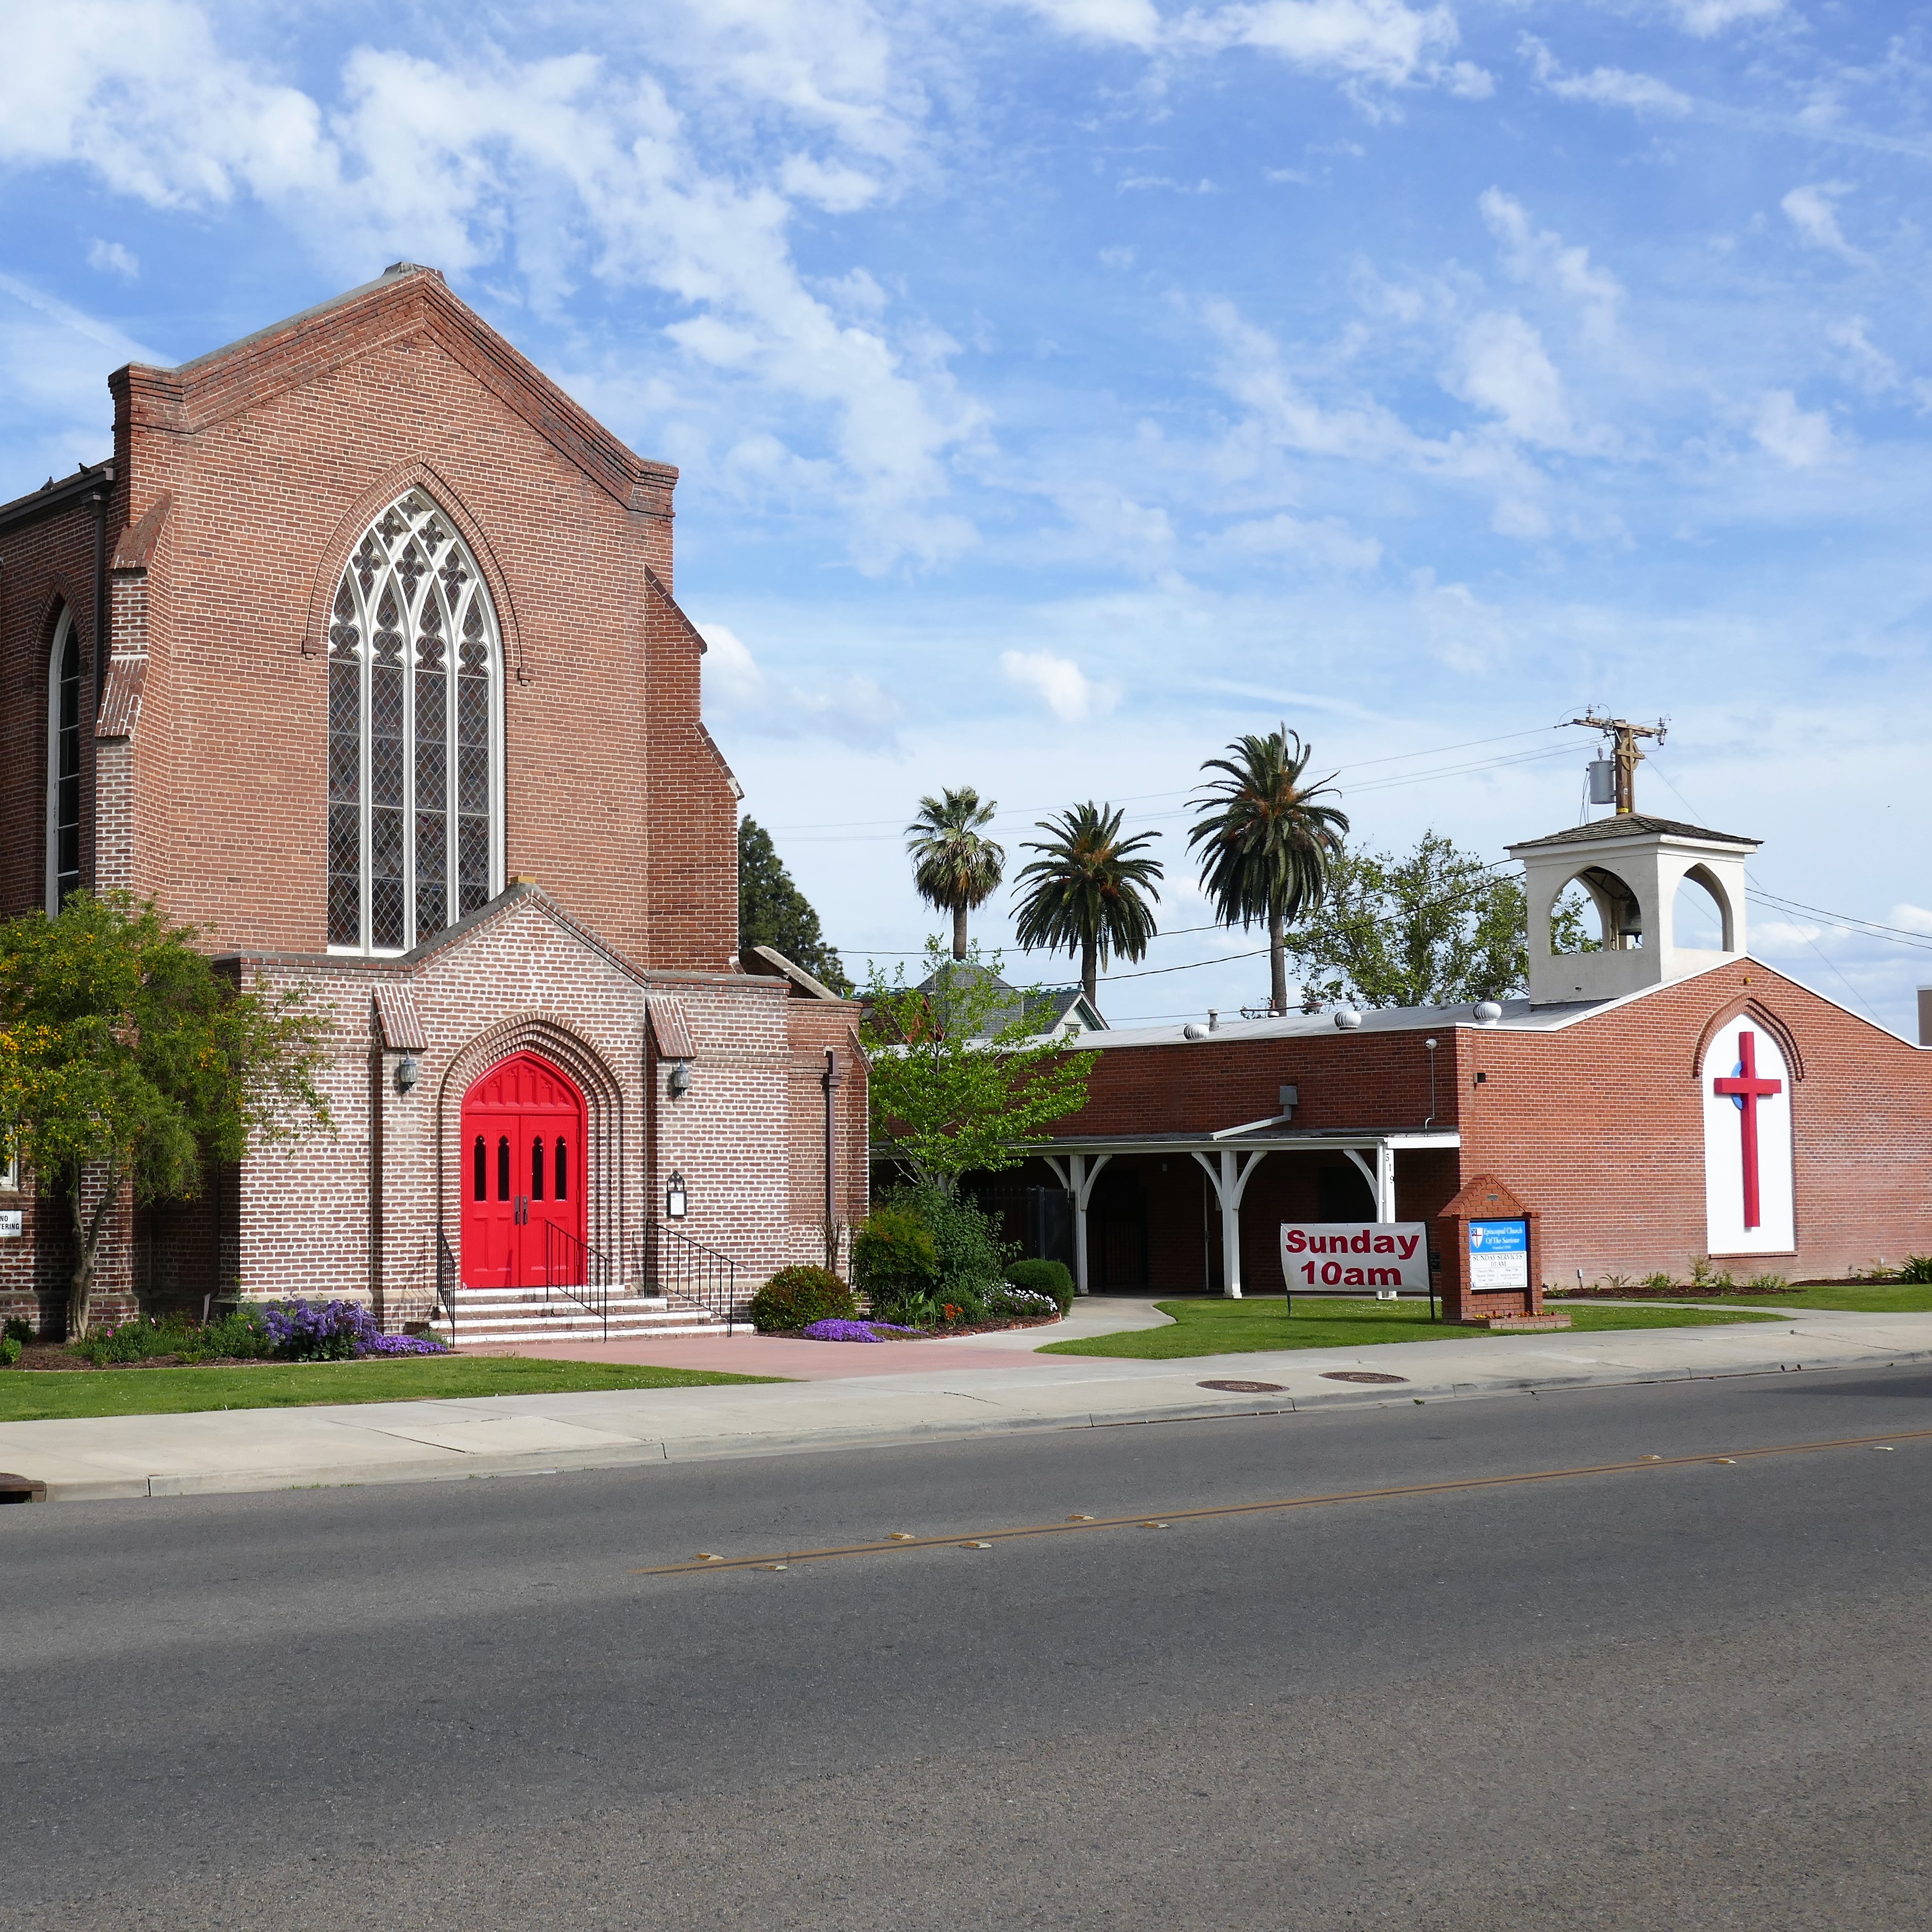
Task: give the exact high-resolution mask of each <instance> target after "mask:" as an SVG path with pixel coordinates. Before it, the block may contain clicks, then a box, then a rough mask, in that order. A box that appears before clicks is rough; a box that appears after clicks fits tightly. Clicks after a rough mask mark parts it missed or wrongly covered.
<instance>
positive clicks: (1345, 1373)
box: [1322, 1369, 1409, 1382]
mask: <svg viewBox="0 0 1932 1932" xmlns="http://www.w3.org/2000/svg"><path fill="white" fill-rule="evenodd" d="M1408 1379H1409V1378H1408V1376H1385V1375H1384V1374H1382V1372H1381V1371H1380V1370H1377V1369H1324V1370H1322V1380H1323V1381H1324V1382H1407V1381H1408Z"/></svg>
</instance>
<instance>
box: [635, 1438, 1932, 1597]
mask: <svg viewBox="0 0 1932 1932" xmlns="http://www.w3.org/2000/svg"><path fill="white" fill-rule="evenodd" d="M1927 1439H1932V1429H1901V1430H1893V1431H1891V1433H1888V1434H1887V1435H1884V1436H1835V1437H1833V1438H1832V1439H1831V1440H1829V1442H1780V1443H1776V1444H1774V1445H1772V1446H1771V1447H1770V1448H1764V1449H1733V1451H1731V1452H1730V1454H1729V1455H1727V1456H1726V1455H1720V1454H1718V1452H1717V1451H1715V1450H1712V1451H1709V1452H1708V1453H1707V1454H1704V1455H1702V1456H1661V1457H1660V1456H1646V1457H1642V1458H1641V1459H1640V1460H1638V1461H1637V1462H1634V1463H1589V1464H1587V1465H1586V1466H1584V1467H1583V1468H1582V1469H1530V1470H1526V1471H1523V1472H1520V1473H1519V1474H1517V1475H1510V1476H1463V1477H1460V1478H1457V1480H1455V1481H1453V1482H1447V1483H1399V1484H1395V1485H1394V1487H1391V1488H1388V1489H1384V1490H1337V1491H1335V1492H1334V1493H1333V1494H1332V1495H1330V1496H1284V1497H1282V1498H1280V1499H1277V1500H1274V1501H1272V1502H1262V1503H1217V1504H1216V1505H1214V1506H1213V1507H1211V1508H1207V1509H1184V1510H1168V1511H1165V1512H1164V1513H1163V1514H1162V1515H1160V1517H1158V1518H1157V1517H1154V1515H1153V1514H1151V1512H1148V1511H1142V1513H1141V1514H1139V1515H1136V1516H1103V1517H1073V1518H1070V1520H1068V1521H1067V1522H1065V1523H1028V1524H1027V1525H1025V1526H1023V1527H1022V1528H1020V1529H980V1530H969V1531H967V1532H965V1533H963V1534H962V1535H956V1536H915V1537H907V1536H905V1535H904V1534H903V1533H902V1532H901V1534H900V1535H898V1536H897V1537H896V1538H895V1539H894V1540H893V1541H890V1542H886V1543H847V1544H838V1545H836V1546H835V1547H832V1548H829V1549H826V1550H778V1551H775V1552H773V1551H767V1552H766V1553H765V1554H764V1555H763V1556H726V1557H717V1556H703V1557H700V1558H699V1559H697V1561H695V1562H688V1563H662V1564H658V1565H655V1566H653V1567H652V1568H649V1569H640V1570H632V1571H629V1572H628V1574H630V1575H631V1576H633V1577H682V1576H688V1575H690V1574H693V1573H694V1572H696V1571H704V1572H706V1574H715V1572H717V1571H720V1570H751V1569H755V1568H760V1567H763V1568H770V1567H771V1565H773V1564H775V1563H776V1564H788V1563H806V1562H820V1561H823V1559H827V1558H829V1557H834V1556H883V1555H885V1554H886V1553H888V1552H889V1551H892V1550H984V1549H986V1547H988V1546H989V1544H994V1543H1002V1542H1004V1541H1007V1539H1009V1538H1013V1537H1016V1536H1070V1535H1078V1534H1079V1532H1082V1531H1083V1530H1090V1529H1166V1527H1167V1526H1168V1525H1169V1523H1194V1522H1199V1521H1200V1520H1202V1519H1203V1518H1205V1517H1216V1516H1255V1515H1259V1514H1262V1512H1264V1511H1274V1510H1298V1509H1323V1508H1328V1506H1329V1505H1332V1504H1335V1503H1367V1502H1379V1501H1381V1500H1382V1499H1385V1498H1387V1497H1390V1496H1443V1495H1446V1494H1448V1493H1450V1492H1451V1491H1452V1490H1496V1489H1503V1488H1507V1487H1510V1486H1511V1485H1513V1484H1522V1483H1564V1482H1568V1481H1571V1480H1573V1479H1574V1478H1577V1477H1578V1476H1622V1475H1631V1474H1633V1473H1634V1472H1637V1471H1640V1470H1649V1469H1690V1468H1694V1467H1696V1466H1697V1465H1699V1464H1700V1463H1702V1464H1709V1463H1742V1462H1747V1461H1749V1460H1751V1459H1752V1458H1754V1457H1760V1456H1805V1455H1811V1454H1815V1453H1816V1452H1817V1451H1819V1450H1821V1449H1872V1448H1883V1447H1889V1446H1890V1445H1891V1444H1893V1443H1894V1442H1924V1441H1927Z"/></svg>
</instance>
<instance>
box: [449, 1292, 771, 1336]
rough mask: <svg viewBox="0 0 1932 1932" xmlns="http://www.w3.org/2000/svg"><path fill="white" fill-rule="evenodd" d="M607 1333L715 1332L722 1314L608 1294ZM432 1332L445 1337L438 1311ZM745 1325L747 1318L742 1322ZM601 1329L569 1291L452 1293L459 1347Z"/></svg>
mask: <svg viewBox="0 0 1932 1932" xmlns="http://www.w3.org/2000/svg"><path fill="white" fill-rule="evenodd" d="M609 1316H610V1334H611V1336H612V1337H613V1338H614V1337H617V1336H619V1335H621V1336H624V1337H627V1338H631V1339H634V1338H635V1337H639V1336H651V1335H718V1336H722V1335H724V1334H725V1333H726V1332H727V1331H726V1328H725V1325H724V1318H723V1316H719V1315H715V1314H713V1313H712V1312H711V1310H709V1309H707V1308H701V1307H697V1306H696V1305H694V1304H691V1303H688V1302H682V1301H670V1302H667V1301H665V1300H664V1298H661V1297H658V1298H652V1297H648V1296H644V1295H612V1296H611V1298H610V1304H609ZM742 1326H743V1327H745V1328H746V1329H747V1330H748V1328H749V1326H750V1325H749V1323H748V1322H746V1323H743V1324H742ZM431 1328H432V1331H433V1332H434V1333H435V1334H438V1335H440V1336H442V1337H443V1339H444V1340H448V1339H449V1321H448V1319H447V1318H446V1317H445V1316H443V1314H442V1313H440V1312H439V1313H437V1316H435V1318H434V1320H433V1321H432V1322H431ZM456 1334H457V1340H458V1344H459V1346H460V1345H461V1344H463V1343H478V1342H536V1341H547V1342H561V1341H573V1342H574V1341H600V1340H602V1339H603V1337H604V1318H603V1314H602V1312H601V1310H595V1309H589V1308H586V1307H583V1304H581V1303H580V1302H577V1301H573V1300H571V1298H569V1297H568V1295H552V1296H551V1297H550V1299H549V1300H548V1301H545V1299H544V1292H543V1291H542V1289H534V1290H532V1289H475V1288H465V1289H458V1291H457V1295H456Z"/></svg>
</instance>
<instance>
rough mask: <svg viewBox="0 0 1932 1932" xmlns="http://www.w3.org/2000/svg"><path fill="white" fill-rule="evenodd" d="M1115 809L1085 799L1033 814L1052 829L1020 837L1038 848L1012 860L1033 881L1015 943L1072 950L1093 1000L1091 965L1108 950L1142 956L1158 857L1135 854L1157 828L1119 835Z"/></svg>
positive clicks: (1095, 967)
mask: <svg viewBox="0 0 1932 1932" xmlns="http://www.w3.org/2000/svg"><path fill="white" fill-rule="evenodd" d="M1123 816H1124V814H1122V813H1121V812H1118V811H1113V810H1112V809H1111V808H1109V807H1108V806H1106V805H1096V804H1094V802H1093V801H1092V800H1091V799H1089V800H1088V802H1087V803H1085V805H1075V806H1074V807H1073V809H1072V810H1071V811H1065V812H1063V813H1061V815H1060V817H1058V818H1043V819H1041V820H1040V821H1039V826H1040V830H1041V831H1043V832H1048V833H1049V834H1051V836H1050V837H1049V838H1046V839H1045V840H1044V841H1042V840H1039V839H1029V840H1028V841H1027V847H1026V849H1027V850H1028V851H1029V852H1037V853H1040V854H1041V855H1042V856H1040V857H1039V858H1037V859H1034V861H1033V862H1032V863H1031V865H1024V866H1022V868H1020V874H1019V876H1020V877H1021V878H1022V879H1031V880H1032V881H1033V882H1034V883H1033V884H1032V886H1031V888H1030V889H1028V892H1027V894H1026V895H1025V898H1022V900H1021V901H1020V908H1019V927H1018V933H1019V942H1020V944H1022V946H1024V947H1026V948H1028V950H1029V951H1031V950H1032V948H1034V947H1036V946H1044V947H1046V948H1047V949H1048V950H1049V951H1051V952H1055V953H1057V952H1058V951H1059V950H1060V949H1061V947H1063V946H1064V947H1066V949H1067V951H1068V952H1069V953H1077V954H1079V959H1080V984H1081V986H1082V988H1083V989H1085V992H1086V995H1087V999H1088V1004H1089V1005H1093V1006H1097V1005H1098V1003H1099V1000H1100V991H1099V971H1100V968H1101V967H1103V966H1104V965H1106V963H1107V961H1108V959H1109V956H1110V955H1112V954H1114V953H1118V954H1119V955H1120V956H1121V958H1122V959H1144V958H1145V956H1146V954H1147V949H1148V941H1149V940H1151V938H1153V937H1154V909H1153V908H1152V907H1151V906H1150V905H1149V904H1148V902H1147V901H1148V898H1154V899H1158V898H1160V892H1159V891H1158V890H1157V889H1156V887H1155V883H1154V882H1155V881H1156V880H1157V879H1159V878H1160V876H1161V871H1162V867H1161V862H1160V860H1159V859H1157V858H1154V856H1152V855H1151V854H1146V853H1141V854H1140V856H1136V854H1137V853H1140V847H1142V846H1143V845H1145V844H1147V842H1148V840H1149V839H1151V838H1159V837H1160V833H1159V832H1139V833H1137V834H1136V835H1135V836H1134V837H1133V838H1122V837H1121V818H1122V817H1123ZM1143 893H1145V895H1147V896H1146V898H1143V897H1142V894H1143Z"/></svg>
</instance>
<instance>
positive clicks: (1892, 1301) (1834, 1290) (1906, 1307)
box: [1565, 1281, 1932, 1315]
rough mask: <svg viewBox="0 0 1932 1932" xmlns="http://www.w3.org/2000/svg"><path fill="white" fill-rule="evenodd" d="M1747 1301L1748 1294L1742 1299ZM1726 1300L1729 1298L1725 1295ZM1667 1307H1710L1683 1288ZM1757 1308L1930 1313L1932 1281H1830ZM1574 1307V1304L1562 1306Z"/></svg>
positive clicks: (1770, 1298) (1769, 1300)
mask: <svg viewBox="0 0 1932 1932" xmlns="http://www.w3.org/2000/svg"><path fill="white" fill-rule="evenodd" d="M1725 1299H1726V1301H1729V1300H1730V1297H1729V1296H1728V1295H1727V1296H1726V1298H1725ZM1742 1299H1744V1300H1745V1301H1749V1300H1751V1297H1750V1296H1749V1295H1745V1296H1744V1297H1742ZM1565 1306H1567V1307H1572V1308H1574V1307H1576V1306H1577V1304H1575V1303H1574V1302H1570V1303H1568V1304H1565ZM1664 1306H1665V1307H1671V1308H1677V1307H1710V1306H1712V1304H1711V1303H1709V1301H1698V1299H1697V1292H1696V1290H1695V1289H1685V1290H1684V1291H1683V1292H1682V1295H1681V1296H1680V1297H1679V1298H1678V1299H1677V1300H1675V1301H1670V1302H1667V1303H1666V1304H1664ZM1757 1306H1758V1307H1760V1308H1825V1309H1829V1310H1833V1311H1835V1313H1839V1314H1843V1315H1926V1314H1932V1282H1922V1281H1902V1282H1849V1281H1848V1282H1845V1283H1827V1284H1826V1286H1823V1287H1820V1288H1799V1289H1793V1290H1792V1291H1791V1292H1790V1293H1789V1294H1778V1295H1766V1296H1764V1297H1763V1298H1762V1299H1761V1300H1760V1301H1758V1303H1757Z"/></svg>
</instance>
